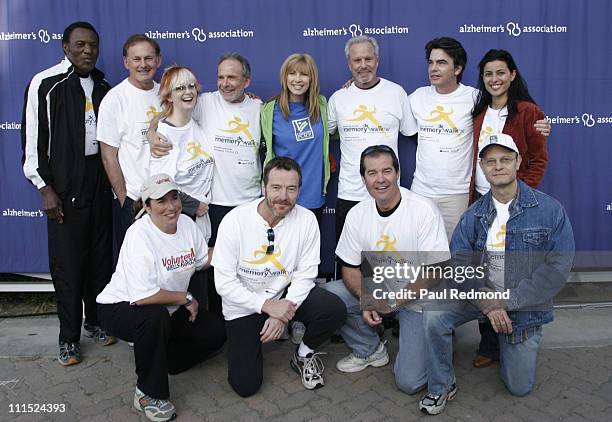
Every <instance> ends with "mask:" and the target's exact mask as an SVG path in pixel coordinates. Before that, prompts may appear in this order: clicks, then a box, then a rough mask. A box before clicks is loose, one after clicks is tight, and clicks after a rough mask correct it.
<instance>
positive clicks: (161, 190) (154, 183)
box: [135, 173, 179, 218]
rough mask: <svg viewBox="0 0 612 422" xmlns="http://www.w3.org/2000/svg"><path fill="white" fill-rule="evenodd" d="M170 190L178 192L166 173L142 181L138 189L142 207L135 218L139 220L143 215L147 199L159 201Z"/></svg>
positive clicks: (177, 188)
mask: <svg viewBox="0 0 612 422" xmlns="http://www.w3.org/2000/svg"><path fill="white" fill-rule="evenodd" d="M172 190H179V187H178V186H177V185H176V183H175V182H174V180H173V179H172V177H170V176H169V175H167V174H166V173H159V174H154V175H152V176H149V177H148V178H147V180H145V181H144V183H143V184H142V187H141V188H140V198H141V199H142V204H143V207H142V209H141V210H140V212H139V213H138V214H137V215H136V217H135V218H140V217H141V216H142V214H144V210H145V209H144V203H145V202H146V201H147V199H149V198H152V199H159V198H161V197H162V196H164V195H165V194H167V193H168V192H170V191H172Z"/></svg>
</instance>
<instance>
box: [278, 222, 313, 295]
mask: <svg viewBox="0 0 612 422" xmlns="http://www.w3.org/2000/svg"><path fill="white" fill-rule="evenodd" d="M310 214H312V213H310ZM309 219H310V220H311V221H310V222H308V223H307V225H306V227H307V228H308V229H307V230H306V234H305V238H304V241H303V246H302V248H301V254H300V260H299V262H298V265H297V268H296V270H295V272H294V273H293V276H292V277H291V284H290V285H289V288H288V289H287V296H286V298H287V300H290V301H291V302H293V303H295V304H296V305H297V306H298V307H299V306H300V305H301V304H302V302H304V300H306V298H307V297H308V294H309V293H310V291H311V290H312V288H313V287H314V286H315V283H314V279H315V278H316V277H317V274H318V272H319V268H318V267H319V264H320V263H321V257H320V246H321V234H320V231H319V226H318V224H317V220H316V217H315V216H314V214H312V215H309Z"/></svg>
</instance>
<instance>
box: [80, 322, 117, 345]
mask: <svg viewBox="0 0 612 422" xmlns="http://www.w3.org/2000/svg"><path fill="white" fill-rule="evenodd" d="M83 328H84V329H85V337H89V338H92V339H93V340H94V342H96V344H99V345H100V346H110V345H111V344H115V343H117V337H114V336H109V335H108V334H106V331H104V330H103V329H102V327H99V326H97V325H93V324H88V323H85V324H83Z"/></svg>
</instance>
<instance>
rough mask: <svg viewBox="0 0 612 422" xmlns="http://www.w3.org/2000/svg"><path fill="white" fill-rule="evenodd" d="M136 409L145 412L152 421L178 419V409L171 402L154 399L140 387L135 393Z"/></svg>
mask: <svg viewBox="0 0 612 422" xmlns="http://www.w3.org/2000/svg"><path fill="white" fill-rule="evenodd" d="M134 408H135V409H136V410H138V411H139V412H144V414H145V416H146V417H147V419H148V420H150V421H158V422H163V421H170V420H172V419H174V418H176V409H175V408H174V405H173V404H172V403H171V402H170V401H169V400H160V399H154V398H153V397H150V396H147V395H146V394H145V393H143V392H142V391H140V390H139V389H138V387H136V392H135V393H134Z"/></svg>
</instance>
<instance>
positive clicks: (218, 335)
mask: <svg viewBox="0 0 612 422" xmlns="http://www.w3.org/2000/svg"><path fill="white" fill-rule="evenodd" d="M98 307H99V313H100V319H101V321H102V327H104V329H105V330H106V331H107V332H108V333H109V334H111V335H114V336H116V337H119V338H120V339H122V340H125V341H131V342H134V358H135V361H136V375H137V376H138V382H137V385H138V388H139V389H140V391H142V392H144V393H145V394H147V395H149V396H151V397H153V398H156V399H167V398H168V397H169V396H170V390H169V388H168V374H172V375H174V374H178V373H180V372H183V371H185V370H187V369H189V368H191V367H192V366H194V365H196V364H198V363H199V362H202V361H203V360H204V359H206V358H207V357H210V356H211V355H213V354H214V353H215V352H216V351H217V350H219V349H220V348H221V346H223V343H225V326H224V324H223V320H222V319H221V318H219V317H217V316H216V315H214V314H211V313H210V312H207V311H205V310H203V309H200V310H199V312H198V316H197V318H196V319H195V321H194V322H189V320H188V318H189V312H188V311H187V310H186V309H185V308H184V307H182V306H181V307H180V308H179V309H178V310H177V311H176V312H174V313H173V314H172V316H170V314H169V313H168V310H167V309H166V307H165V306H164V305H145V306H134V305H130V304H129V303H128V302H119V303H114V304H111V305H102V304H99V305H98Z"/></svg>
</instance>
